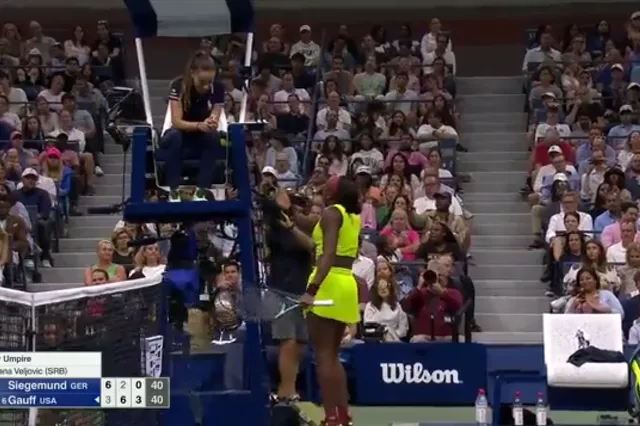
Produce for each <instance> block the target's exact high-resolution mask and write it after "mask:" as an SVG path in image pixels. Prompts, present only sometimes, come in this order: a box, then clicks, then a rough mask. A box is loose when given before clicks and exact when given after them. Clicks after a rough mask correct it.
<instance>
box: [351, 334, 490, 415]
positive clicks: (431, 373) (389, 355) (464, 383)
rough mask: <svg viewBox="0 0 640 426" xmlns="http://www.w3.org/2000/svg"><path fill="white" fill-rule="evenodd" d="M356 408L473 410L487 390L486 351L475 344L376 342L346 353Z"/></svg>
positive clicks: (358, 346)
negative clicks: (453, 407)
mask: <svg viewBox="0 0 640 426" xmlns="http://www.w3.org/2000/svg"><path fill="white" fill-rule="evenodd" d="M350 364H351V365H352V368H353V371H354V372H355V374H354V376H355V382H356V383H355V387H356V399H357V401H356V404H358V405H381V406H389V405H473V402H474V401H475V399H476V396H477V394H478V389H480V388H483V389H486V388H487V350H486V347H485V346H483V345H479V344H474V343H468V344H463V343H458V344H456V343H380V344H363V345H355V346H354V347H353V348H352V349H351V351H350Z"/></svg>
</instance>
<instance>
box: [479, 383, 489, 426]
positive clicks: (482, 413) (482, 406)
mask: <svg viewBox="0 0 640 426" xmlns="http://www.w3.org/2000/svg"><path fill="white" fill-rule="evenodd" d="M488 418H489V402H488V401H487V395H486V394H485V392H484V389H479V390H478V396H477V397H476V424H477V425H478V426H488V424H489V420H488Z"/></svg>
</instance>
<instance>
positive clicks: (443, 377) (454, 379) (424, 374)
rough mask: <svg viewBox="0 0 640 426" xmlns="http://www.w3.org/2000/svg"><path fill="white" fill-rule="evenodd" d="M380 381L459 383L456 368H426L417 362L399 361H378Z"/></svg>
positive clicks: (460, 381)
mask: <svg viewBox="0 0 640 426" xmlns="http://www.w3.org/2000/svg"><path fill="white" fill-rule="evenodd" d="M380 368H381V369H382V381H384V382H385V383H395V384H400V383H416V384H429V383H434V384H438V385H439V384H455V385H457V384H461V383H462V380H460V377H459V376H460V374H459V373H458V370H427V369H426V368H424V365H422V364H421V363H419V362H416V363H415V364H413V365H411V364H404V363H401V362H396V363H393V362H390V363H389V362H383V363H380Z"/></svg>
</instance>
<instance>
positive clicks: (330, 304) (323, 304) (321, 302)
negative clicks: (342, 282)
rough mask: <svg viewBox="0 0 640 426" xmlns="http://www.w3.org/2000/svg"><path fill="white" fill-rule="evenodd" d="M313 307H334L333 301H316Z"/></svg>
mask: <svg viewBox="0 0 640 426" xmlns="http://www.w3.org/2000/svg"><path fill="white" fill-rule="evenodd" d="M313 306H333V300H331V299H327V300H314V301H313Z"/></svg>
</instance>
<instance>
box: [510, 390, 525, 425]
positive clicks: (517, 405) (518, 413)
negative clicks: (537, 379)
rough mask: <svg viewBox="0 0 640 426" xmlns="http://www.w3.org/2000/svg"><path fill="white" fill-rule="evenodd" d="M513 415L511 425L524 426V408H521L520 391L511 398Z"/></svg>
mask: <svg viewBox="0 0 640 426" xmlns="http://www.w3.org/2000/svg"><path fill="white" fill-rule="evenodd" d="M511 413H512V415H513V424H514V425H515V426H523V425H524V408H523V407H522V399H521V398H520V391H516V395H515V397H514V398H513V407H512V409H511Z"/></svg>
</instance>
